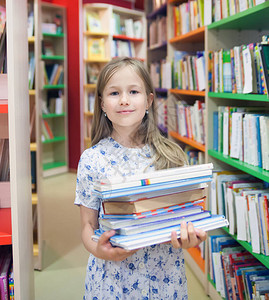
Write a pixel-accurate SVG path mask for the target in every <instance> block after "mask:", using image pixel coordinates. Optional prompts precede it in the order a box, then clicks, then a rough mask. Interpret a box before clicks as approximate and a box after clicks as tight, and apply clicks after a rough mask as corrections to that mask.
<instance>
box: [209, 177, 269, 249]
mask: <svg viewBox="0 0 269 300" xmlns="http://www.w3.org/2000/svg"><path fill="white" fill-rule="evenodd" d="M212 186H213V187H212V193H211V194H212V199H211V210H212V211H216V210H217V211H218V212H219V213H221V212H222V213H223V215H224V216H225V217H226V218H227V219H228V221H229V232H230V233H231V234H237V239H238V240H242V241H247V242H250V243H251V245H252V251H253V252H254V253H262V254H264V255H269V211H268V208H269V203H268V201H269V189H268V188H267V185H266V184H265V183H263V182H262V181H260V180H257V179H256V178H254V177H251V176H250V175H248V174H240V173H231V172H220V173H216V174H214V175H213V183H212ZM216 199H217V201H216V202H215V200H216ZM214 202H215V203H214Z"/></svg>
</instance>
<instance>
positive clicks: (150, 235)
mask: <svg viewBox="0 0 269 300" xmlns="http://www.w3.org/2000/svg"><path fill="white" fill-rule="evenodd" d="M192 223H193V225H194V226H195V228H199V229H202V230H204V231H209V230H213V229H216V228H220V227H224V226H227V225H228V221H227V220H226V219H225V217H224V216H218V215H215V216H211V217H208V218H205V219H202V220H198V221H193V222H192ZM172 231H176V233H177V237H178V238H180V225H175V226H170V227H168V228H162V229H157V230H152V231H149V232H144V233H139V234H134V235H128V236H125V235H115V236H113V237H111V238H110V242H111V244H112V245H113V246H118V247H121V248H124V249H126V250H134V249H138V248H142V247H147V246H151V245H156V244H160V243H164V242H168V241H170V240H171V232H172ZM101 234H102V231H101V230H96V231H95V234H94V235H93V236H92V239H93V240H94V241H98V239H99V237H100V235H101Z"/></svg>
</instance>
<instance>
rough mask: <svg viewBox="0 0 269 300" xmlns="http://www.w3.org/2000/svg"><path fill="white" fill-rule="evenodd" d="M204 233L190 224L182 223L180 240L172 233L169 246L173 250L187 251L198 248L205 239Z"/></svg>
mask: <svg viewBox="0 0 269 300" xmlns="http://www.w3.org/2000/svg"><path fill="white" fill-rule="evenodd" d="M206 236H207V235H206V232H205V231H203V230H202V229H198V228H194V226H193V224H192V223H191V222H189V223H188V225H187V223H186V222H185V221H184V222H182V223H181V230H180V238H179V239H178V238H177V233H176V232H175V231H173V232H172V233H171V244H172V246H173V247H174V248H177V249H178V248H183V249H188V248H192V247H195V246H198V245H199V244H200V243H201V242H203V241H205V239H206Z"/></svg>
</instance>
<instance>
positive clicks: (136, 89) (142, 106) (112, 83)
mask: <svg viewBox="0 0 269 300" xmlns="http://www.w3.org/2000/svg"><path fill="white" fill-rule="evenodd" d="M152 101H153V94H150V95H149V96H147V94H146V89H145V85H144V82H143V80H142V79H141V78H140V77H139V76H138V74H137V73H136V72H135V71H134V70H133V69H132V68H131V67H123V68H121V69H119V70H118V71H117V72H116V73H115V74H114V75H113V76H112V77H111V79H110V80H109V81H108V83H107V85H106V87H105V89H104V92H103V96H102V109H103V111H104V112H105V113H106V114H107V117H108V118H109V120H110V121H111V122H112V124H113V129H114V130H117V131H119V130H130V131H134V130H136V129H138V127H139V125H140V124H141V122H142V119H143V118H144V116H145V112H146V110H147V109H148V108H149V107H150V105H151V103H152Z"/></svg>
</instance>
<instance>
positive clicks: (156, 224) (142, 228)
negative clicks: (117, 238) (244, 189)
mask: <svg viewBox="0 0 269 300" xmlns="http://www.w3.org/2000/svg"><path fill="white" fill-rule="evenodd" d="M207 217H210V212H209V211H201V212H199V213H197V214H192V215H184V216H180V217H175V218H174V217H173V216H171V215H170V218H168V219H166V220H160V221H156V220H155V221H153V222H150V223H146V224H137V225H132V226H126V227H121V228H119V229H117V230H116V234H119V235H131V234H137V233H142V232H147V231H150V230H156V229H161V228H166V227H170V226H174V225H179V224H181V223H182V222H183V221H186V222H193V221H197V220H201V219H204V218H207ZM110 229H111V228H110V227H106V226H102V230H105V231H107V230H110Z"/></svg>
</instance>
